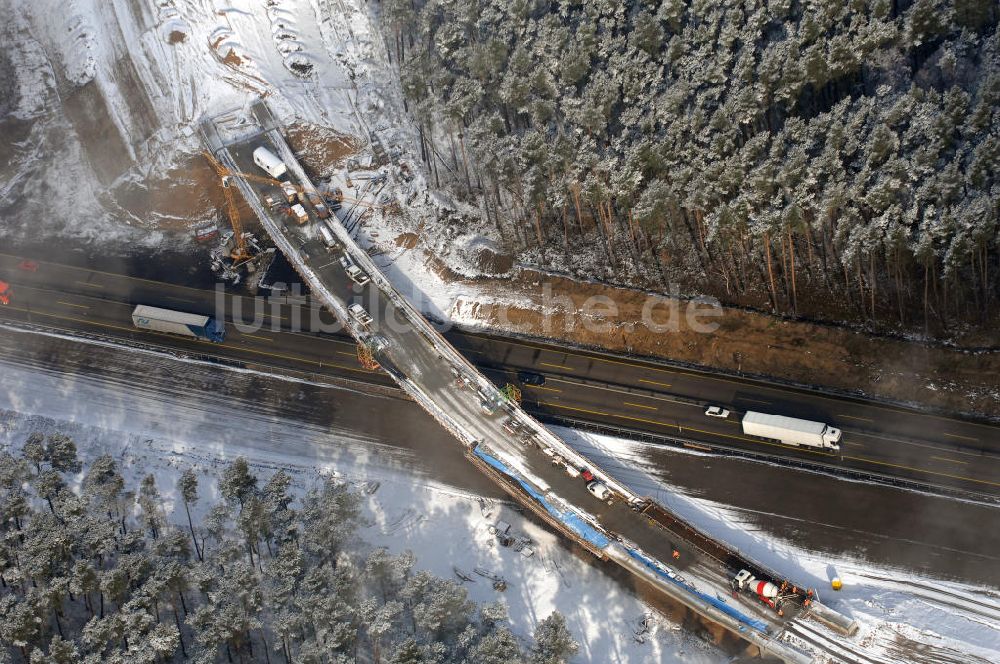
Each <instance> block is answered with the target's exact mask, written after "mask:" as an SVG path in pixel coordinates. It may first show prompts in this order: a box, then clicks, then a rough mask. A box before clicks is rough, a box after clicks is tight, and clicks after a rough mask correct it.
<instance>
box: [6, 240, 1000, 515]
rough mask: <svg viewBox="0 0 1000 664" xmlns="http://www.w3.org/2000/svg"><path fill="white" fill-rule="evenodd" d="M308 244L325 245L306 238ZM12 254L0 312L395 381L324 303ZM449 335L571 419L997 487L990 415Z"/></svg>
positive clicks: (540, 407) (546, 412)
mask: <svg viewBox="0 0 1000 664" xmlns="http://www.w3.org/2000/svg"><path fill="white" fill-rule="evenodd" d="M313 250H314V251H321V250H322V249H321V248H319V247H316V246H313ZM22 259H23V257H21V256H12V255H4V254H0V278H3V279H4V280H6V281H9V282H10V283H11V284H12V288H13V291H14V298H13V301H12V302H11V304H10V305H8V306H7V307H3V309H2V310H0V316H4V317H9V318H13V319H19V320H24V321H27V320H31V321H33V322H36V323H40V324H44V325H48V326H51V327H57V328H63V329H66V330H67V331H70V330H89V331H91V332H93V333H100V334H107V335H111V336H123V337H126V338H130V339H137V340H143V341H144V342H147V343H150V342H152V343H156V344H159V345H163V346H167V347H178V348H184V349H187V350H188V351H191V352H197V353H199V354H204V355H212V356H224V357H226V358H229V359H230V360H232V361H237V362H241V363H244V364H248V365H251V366H254V365H259V366H262V367H274V368H281V369H285V370H288V371H293V372H298V373H299V374H301V375H307V376H308V375H330V374H333V375H341V376H346V377H351V378H354V379H360V380H364V381H368V382H374V383H377V384H381V385H386V386H389V385H391V384H392V381H391V379H390V378H389V377H388V376H386V375H385V374H382V373H381V372H375V373H372V372H369V371H367V370H365V369H363V368H362V367H361V366H360V365H359V363H358V361H357V351H356V347H355V344H354V342H353V340H351V339H350V338H348V337H346V336H345V334H344V333H343V332H339V333H338V331H339V324H338V323H337V322H336V320H335V319H334V318H333V317H332V316H331V315H330V314H329V313H328V312H326V311H322V310H320V309H317V308H310V307H309V306H307V305H303V304H301V303H287V302H284V301H282V299H281V298H272V299H270V300H265V299H264V298H249V297H242V296H239V295H233V294H230V293H225V292H224V291H211V290H206V289H204V288H196V287H189V286H185V285H182V284H171V283H166V282H162V281H156V280H152V279H144V278H136V277H131V276H129V275H122V274H115V273H114V272H111V271H108V272H106V271H102V270H100V269H98V268H97V266H95V267H94V268H85V267H77V266H71V265H65V264H57V263H50V262H45V261H38V263H37V269H35V270H34V271H31V270H25V269H21V268H19V267H18V266H19V264H20V263H21V261H22ZM330 267H331V269H332V267H333V266H330ZM336 267H338V268H339V266H336ZM181 276H183V275H181ZM345 281H346V280H345ZM346 285H347V284H346V283H345V286H346ZM139 303H144V304H153V305H155V306H162V307H167V308H173V309H179V310H184V311H192V312H199V313H205V314H214V313H215V312H216V311H218V310H219V309H220V308H223V309H224V311H225V312H226V314H227V319H228V320H229V321H233V320H235V319H237V318H241V319H242V320H244V321H246V322H247V323H250V322H252V321H253V320H254V318H255V316H256V318H257V321H258V322H259V323H260V329H256V328H254V327H252V326H249V325H245V326H236V325H232V324H230V325H228V326H227V339H226V342H225V343H224V344H221V345H216V344H210V343H208V342H201V341H197V340H188V339H184V338H181V337H175V336H171V335H164V334H157V333H150V332H142V331H139V330H135V329H134V328H133V327H132V324H131V319H130V314H131V307H132V306H134V305H135V304H139ZM220 303H222V304H221V305H220ZM292 327H294V328H297V329H301V330H302V331H292V330H291V329H289V328H292ZM241 328H242V329H243V331H241ZM320 330H323V333H320V332H319V331H320ZM446 336H447V337H448V340H449V341H450V342H452V343H453V344H454V345H455V346H456V347H457V348H458V349H459V350H460V351H462V352H463V353H464V354H465V355H466V356H467V357H469V358H470V360H471V361H472V362H473V363H474V364H476V365H477V366H479V367H480V368H482V369H484V370H485V371H486V372H487V374H488V375H490V377H491V378H493V379H494V380H496V381H497V382H506V381H510V382H514V383H516V384H518V386H519V387H521V389H522V392H523V395H524V401H525V405H526V406H527V407H528V408H529V410H531V411H532V412H535V413H536V414H538V415H540V416H542V417H543V418H544V417H546V416H548V417H554V418H560V419H563V418H567V419H568V420H571V421H581V422H585V423H590V424H594V425H599V426H607V427H617V428H621V429H622V430H625V431H632V432H635V433H639V434H650V435H654V436H668V437H675V438H680V439H685V440H689V441H695V442H697V443H702V444H706V445H709V446H712V447H715V446H721V447H726V448H731V449H734V450H738V451H741V452H745V453H749V454H754V455H762V456H770V457H775V458H782V459H785V460H786V461H788V460H790V461H796V462H799V461H801V462H804V463H807V464H810V465H819V466H826V467H829V468H831V469H834V470H846V471H850V472H853V473H862V474H863V473H877V474H879V475H884V476H886V477H889V478H892V477H896V478H903V479H906V480H909V481H912V482H916V483H920V484H926V485H928V486H931V487H940V488H946V489H957V490H962V491H968V492H970V493H972V494H977V495H980V496H984V497H987V498H991V499H992V498H1000V427H998V426H996V425H991V424H988V423H983V422H972V421H968V420H964V419H960V418H953V417H947V416H943V415H939V414H933V413H924V412H920V411H916V410H911V409H906V408H900V407H897V406H892V405H886V404H881V403H878V402H865V401H862V400H859V399H853V398H840V397H837V396H834V395H829V394H821V393H814V392H809V391H804V390H799V389H795V388H789V387H784V386H780V385H775V384H769V383H764V382H758V381H749V380H744V379H740V378H734V377H730V376H724V375H716V374H711V373H708V372H702V371H698V370H693V369H687V368H681V367H672V366H666V365H664V364H659V363H654V362H646V361H642V360H636V359H633V358H625V357H619V356H613V355H608V354H601V353H593V352H589V351H585V350H576V349H573V350H567V349H565V348H560V347H557V346H554V345H551V344H545V343H539V342H534V341H529V340H517V339H509V338H501V337H497V336H490V335H478V334H470V333H465V332H460V331H456V330H452V331H450V332H448V333H447V335H446ZM518 371H531V372H533V373H538V374H539V375H542V376H544V377H545V383H544V385H540V386H531V385H524V384H521V383H520V382H519V381H517V376H516V374H517V372H518ZM707 404H719V405H722V406H725V407H726V408H729V409H730V410H732V411H733V414H732V415H730V417H729V418H728V419H726V420H717V419H713V418H709V417H706V416H704V414H703V410H704V406H705V405H707ZM746 410H760V411H763V412H772V413H779V414H784V415H793V416H798V417H805V418H809V419H816V420H820V421H824V422H827V423H829V424H832V425H834V426H838V427H840V428H842V429H843V431H844V438H843V441H842V446H841V451H840V453H839V454H832V453H828V452H822V451H816V450H810V449H804V448H799V449H796V448H792V447H788V446H783V445H779V444H776V443H773V442H770V441H764V440H759V439H755V438H750V437H748V436H744V435H743V434H742V431H741V427H740V425H739V420H738V417H739V415H740V414H742V413H743V412H745V411H746Z"/></svg>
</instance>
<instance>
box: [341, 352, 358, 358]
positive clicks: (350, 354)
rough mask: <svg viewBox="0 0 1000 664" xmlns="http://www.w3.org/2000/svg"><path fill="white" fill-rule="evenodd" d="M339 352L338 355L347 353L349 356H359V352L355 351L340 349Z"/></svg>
mask: <svg viewBox="0 0 1000 664" xmlns="http://www.w3.org/2000/svg"><path fill="white" fill-rule="evenodd" d="M337 354H338V355H346V356H347V357H357V356H358V354H357V353H356V352H355V353H348V352H347V351H346V350H338V351H337Z"/></svg>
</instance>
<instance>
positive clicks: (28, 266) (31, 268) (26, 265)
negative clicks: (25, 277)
mask: <svg viewBox="0 0 1000 664" xmlns="http://www.w3.org/2000/svg"><path fill="white" fill-rule="evenodd" d="M17 267H18V268H19V269H21V270H24V271H25V272H38V262H37V261H33V260H29V259H27V258H25V259H24V260H23V261H21V262H20V263H18V264H17Z"/></svg>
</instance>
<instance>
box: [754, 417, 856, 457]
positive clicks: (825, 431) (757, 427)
mask: <svg viewBox="0 0 1000 664" xmlns="http://www.w3.org/2000/svg"><path fill="white" fill-rule="evenodd" d="M743 433H744V434H746V435H748V436H756V437H757V438H767V439H768V440H776V441H778V442H779V443H784V444H785V445H795V446H799V445H804V446H806V447H816V448H819V449H825V450H832V451H834V452H837V451H839V450H840V436H841V432H840V429H835V428H833V427H831V426H830V425H828V424H823V423H822V422H813V421H812V420H800V419H799V418H797V417H786V416H784V415H771V414H768V413H755V412H754V411H752V410H750V411H747V413H746V415H744V416H743Z"/></svg>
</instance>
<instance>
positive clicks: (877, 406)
mask: <svg viewBox="0 0 1000 664" xmlns="http://www.w3.org/2000/svg"><path fill="white" fill-rule="evenodd" d="M0 255H2V254H0ZM505 343H507V344H509V345H511V346H517V345H520V346H524V347H528V348H537V349H539V350H552V347H551V345H543V344H540V343H534V342H529V341H520V340H519V341H518V342H517V343H516V344H515V343H514V342H510V341H506V342H505ZM562 352H564V353H565V354H566V355H567V356H569V357H579V358H582V359H586V360H591V361H594V362H603V363H604V364H618V365H621V366H625V367H633V368H635V369H643V370H645V371H655V372H658V373H666V374H676V375H679V376H690V377H692V378H698V379H702V380H714V381H717V382H721V383H731V384H733V385H740V386H743V387H746V386H747V384H746V383H744V382H741V381H738V380H734V379H732V378H725V377H722V376H712V375H708V374H701V373H695V372H692V371H681V370H670V369H663V368H661V367H656V366H650V365H644V364H637V363H635V362H626V361H624V360H612V359H610V358H606V357H600V356H598V355H584V354H582V353H574V352H572V351H568V350H567V351H562ZM755 387H756V388H757V389H761V390H768V391H771V392H779V393H781V392H787V390H785V389H784V388H781V387H771V386H770V385H755ZM808 397H809V398H813V399H823V400H826V401H836V402H838V403H843V399H840V398H837V397H831V396H826V395H823V394H809V395H808ZM747 401H751V400H750V399H747ZM759 403H770V402H759ZM865 407H866V408H872V409H875V410H884V411H889V412H893V413H904V414H906V415H910V416H918V417H929V418H933V419H937V420H944V421H946V422H958V423H961V424H963V425H965V426H976V427H983V428H987V429H990V430H993V431H995V430H996V429H997V427H996V426H995V425H991V424H982V423H979V422H968V421H966V420H959V419H956V418H953V417H947V416H944V415H933V414H931V413H916V412H913V411H912V410H906V409H903V408H896V407H893V406H884V405H881V404H876V403H866V404H865Z"/></svg>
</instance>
